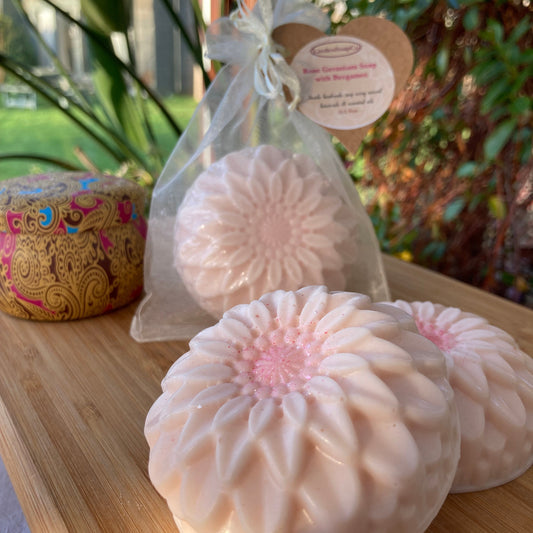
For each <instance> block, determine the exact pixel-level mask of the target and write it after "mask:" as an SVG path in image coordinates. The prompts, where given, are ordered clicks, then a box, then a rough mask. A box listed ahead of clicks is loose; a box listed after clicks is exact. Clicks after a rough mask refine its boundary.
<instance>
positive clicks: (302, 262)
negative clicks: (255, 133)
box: [174, 145, 356, 318]
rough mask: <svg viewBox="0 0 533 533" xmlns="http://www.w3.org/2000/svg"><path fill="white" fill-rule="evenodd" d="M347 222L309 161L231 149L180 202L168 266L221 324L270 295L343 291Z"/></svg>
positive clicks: (349, 253)
mask: <svg viewBox="0 0 533 533" xmlns="http://www.w3.org/2000/svg"><path fill="white" fill-rule="evenodd" d="M354 226H355V222H354V219H353V215H352V213H351V211H350V210H349V208H348V207H347V205H346V204H345V203H344V201H343V200H342V199H341V196H340V194H339V193H338V192H337V191H336V190H334V189H333V187H332V186H331V184H330V183H329V182H328V180H327V179H326V177H325V176H324V175H323V174H322V173H321V172H320V170H319V169H318V168H317V166H316V165H315V163H314V162H313V160H312V159H311V158H310V157H308V156H306V155H304V154H295V153H292V152H287V151H283V150H279V149H278V148H276V147H274V146H269V145H262V146H259V147H257V148H245V149H243V150H240V151H237V152H232V153H230V154H228V155H226V156H225V157H223V158H221V159H220V160H218V161H217V162H215V163H213V164H212V165H211V166H209V167H208V168H207V170H205V171H204V172H202V174H200V176H198V178H197V179H196V180H195V181H194V183H193V184H192V186H191V187H190V188H189V190H188V191H187V193H186V195H185V197H184V199H183V202H182V204H181V205H180V208H179V211H178V215H177V218H176V226H175V239H174V263H175V267H176V268H177V270H178V272H179V273H180V275H181V278H182V280H183V282H184V284H185V286H186V287H187V289H188V291H189V293H190V294H191V295H192V296H193V297H194V299H195V300H196V301H197V302H198V304H199V305H200V306H201V307H202V308H204V309H205V310H207V311H208V312H209V313H211V314H212V315H214V316H216V317H217V318H219V317H220V316H222V313H223V312H224V311H225V310H226V309H229V308H231V307H233V306H234V305H237V304H240V303H249V302H251V301H252V300H254V299H256V298H259V297H260V296H261V295H262V294H264V293H266V292H269V291H273V290H276V289H285V290H296V289H299V288H301V287H303V286H306V285H321V284H325V285H327V286H328V287H329V288H330V289H332V290H343V289H344V288H345V286H346V273H347V269H348V268H349V265H350V263H353V261H354V257H355V253H356V247H355V245H354V231H355V229H354Z"/></svg>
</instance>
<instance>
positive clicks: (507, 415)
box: [394, 301, 533, 492]
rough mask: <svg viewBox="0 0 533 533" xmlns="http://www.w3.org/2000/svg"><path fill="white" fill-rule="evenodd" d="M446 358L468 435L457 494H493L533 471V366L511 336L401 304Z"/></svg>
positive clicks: (449, 313) (422, 305)
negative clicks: (496, 488) (487, 491)
mask: <svg viewBox="0 0 533 533" xmlns="http://www.w3.org/2000/svg"><path fill="white" fill-rule="evenodd" d="M394 305H396V306H398V307H399V308H400V309H403V310H404V311H406V312H407V313H409V314H410V315H412V316H413V318H414V319H415V323H416V325H417V326H418V329H419V331H420V333H421V334H422V335H424V336H425V337H427V338H428V339H430V340H431V341H433V342H434V343H435V344H436V345H437V346H438V347H439V348H440V349H441V351H442V352H443V353H444V354H445V356H446V358H447V362H448V366H449V372H450V384H451V385H452V387H453V389H454V392H455V399H456V403H457V407H458V411H459V418H460V427H461V459H460V461H459V465H458V468H457V474H456V477H455V480H454V482H453V486H452V492H466V491H471V490H482V489H488V488H491V487H494V486H497V485H501V484H502V483H506V482H507V481H511V480H512V479H515V478H516V477H518V476H519V475H521V474H522V473H523V472H525V471H526V470H527V469H528V468H529V467H530V466H531V465H532V464H533V360H532V359H531V358H530V357H528V356H527V355H526V354H525V353H524V352H522V351H521V350H520V349H519V347H518V346H517V344H516V342H515V341H514V340H513V338H512V337H511V336H510V335H508V334H507V333H506V332H505V331H503V330H502V329H500V328H497V327H495V326H492V325H491V324H489V323H488V322H487V320H485V319H484V318H481V317H479V316H477V315H474V314H472V313H466V312H463V311H461V310H460V309H457V308H454V307H445V306H443V305H440V304H433V303H431V302H412V303H408V302H404V301H396V302H395V303H394Z"/></svg>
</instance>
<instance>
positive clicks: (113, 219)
mask: <svg viewBox="0 0 533 533" xmlns="http://www.w3.org/2000/svg"><path fill="white" fill-rule="evenodd" d="M144 204H145V198H144V190H143V189H142V187H140V186H139V185H137V184H135V183H133V182H131V181H128V180H125V179H122V178H117V177H113V176H108V175H97V174H91V173H52V174H39V175H32V176H24V177H20V178H14V179H11V180H7V181H4V182H2V183H0V309H1V310H3V311H5V312H6V313H9V314H11V315H14V316H17V317H20V318H27V319H32V320H51V321H59V320H73V319H79V318H85V317H89V316H94V315H99V314H102V313H105V312H107V311H110V310H112V309H116V308H118V307H121V306H123V305H125V304H127V303H129V302H131V301H132V300H134V299H135V298H136V297H137V296H138V295H139V294H140V293H141V291H142V284H143V256H144V245H145V239H146V221H145V219H144V217H143V211H144Z"/></svg>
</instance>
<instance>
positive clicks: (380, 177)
mask: <svg viewBox="0 0 533 533" xmlns="http://www.w3.org/2000/svg"><path fill="white" fill-rule="evenodd" d="M12 1H13V2H14V3H15V4H16V5H18V7H19V11H20V13H21V15H22V16H23V18H24V19H25V21H26V24H27V27H28V28H29V30H30V32H33V34H34V38H35V39H38V40H39V39H40V37H39V35H38V32H37V31H36V29H35V28H34V27H33V26H32V25H31V23H30V21H29V17H28V16H27V14H26V12H25V11H24V9H23V6H22V2H21V0H12ZM42 1H43V2H45V3H47V4H48V5H50V6H52V7H54V9H56V11H57V13H58V16H60V17H63V18H65V19H66V20H68V21H69V22H70V23H71V24H73V25H75V26H77V27H78V28H80V30H81V31H82V32H83V33H84V35H85V38H86V39H87V40H88V42H89V45H90V47H91V50H92V58H93V76H92V79H93V88H94V90H93V91H92V92H90V93H88V92H86V91H84V90H82V89H81V88H80V87H78V86H77V85H76V83H75V81H74V80H73V79H72V78H71V77H70V75H69V73H68V72H67V71H66V69H65V68H64V66H63V65H61V63H60V61H59V59H58V58H57V57H56V56H54V54H53V52H52V50H50V49H49V48H47V47H46V43H44V41H42V39H41V40H40V46H42V47H43V48H44V49H46V51H47V52H48V54H49V55H50V57H51V58H52V60H53V62H54V64H55V66H56V69H57V72H58V74H59V75H60V77H61V80H62V83H61V84H57V83H56V84H54V83H49V82H48V80H46V79H42V78H40V77H39V76H37V75H36V74H35V73H34V71H33V70H32V68H31V58H29V57H23V56H21V55H19V54H17V53H16V52H15V48H16V47H17V46H18V47H19V48H20V44H17V42H18V39H19V37H17V42H15V39H14V38H12V39H11V41H12V42H11V45H10V47H8V46H6V37H8V36H9V35H10V34H13V28H12V27H10V26H9V21H5V20H1V19H0V67H3V68H4V72H7V73H8V75H9V76H11V77H14V78H16V79H18V80H19V82H20V83H25V84H27V85H29V86H31V87H32V88H33V89H34V90H35V91H36V92H37V93H38V94H39V98H40V99H41V100H43V101H46V102H48V105H49V106H52V107H55V108H56V109H57V110H61V112H62V113H64V114H65V116H66V117H67V118H68V119H69V120H70V121H71V122H72V123H73V124H74V125H75V126H76V127H77V128H78V130H79V131H80V132H82V133H83V134H84V135H86V136H87V137H88V138H90V139H91V140H92V142H93V143H96V144H98V145H99V146H100V147H101V150H104V151H105V152H107V158H106V161H107V162H106V165H107V166H106V169H107V168H109V161H111V162H112V163H113V164H114V165H115V168H116V169H117V173H120V174H121V175H125V176H127V177H130V178H133V179H136V180H137V181H140V182H141V183H143V184H145V185H147V186H148V187H151V186H153V183H154V180H155V179H157V176H158V174H159V172H160V171H161V168H162V165H163V164H164V162H165V159H166V157H167V156H168V153H169V148H168V146H172V145H173V144H174V143H175V141H176V140H177V139H178V137H179V135H180V133H181V127H182V126H181V124H182V123H180V122H179V121H178V120H176V118H175V115H174V113H173V112H172V111H171V110H170V109H169V108H168V106H167V105H166V103H165V102H163V101H161V100H160V99H159V98H158V96H157V94H155V93H154V91H153V90H152V89H151V88H150V87H149V86H147V85H146V84H145V83H144V82H143V80H142V79H140V78H139V77H138V76H137V73H136V65H135V44H134V42H133V39H132V35H131V23H132V21H131V3H132V2H131V0H116V1H115V2H108V1H106V0H83V1H82V16H81V17H80V19H75V18H73V17H72V16H71V15H70V14H69V13H67V12H65V11H64V10H62V9H61V8H60V7H59V6H57V5H56V3H55V2H54V1H52V0H42ZM154 1H158V2H161V3H162V4H163V5H164V7H165V9H166V10H167V12H168V15H169V17H170V19H171V20H172V21H173V23H174V24H175V25H176V27H177V28H180V29H181V31H182V33H183V35H184V38H185V42H186V44H187V46H188V48H189V50H190V52H191V54H192V56H193V57H194V58H195V60H196V62H197V63H198V64H199V65H200V67H201V68H202V69H203V76H204V81H205V84H206V85H207V84H208V83H209V73H208V72H207V71H206V70H205V68H204V65H203V61H202V55H203V51H202V46H201V43H202V40H203V31H204V29H205V24H204V22H203V21H202V19H201V15H200V10H199V8H198V2H197V0H190V1H191V3H192V5H193V7H194V13H195V17H196V25H195V27H194V28H191V27H186V25H185V24H184V23H183V21H182V19H181V18H180V14H179V13H178V12H176V11H175V10H174V9H173V7H172V2H171V1H170V0H154ZM315 1H316V2H317V3H319V4H320V5H323V6H324V8H325V9H328V10H329V11H330V12H331V15H332V19H333V21H334V24H333V26H334V27H335V26H336V25H339V24H343V23H345V22H347V21H348V20H350V19H351V18H353V17H356V16H359V15H363V14H364V15H378V16H385V17H387V18H389V19H391V20H393V21H394V22H396V23H397V24H398V25H399V26H400V27H402V28H403V29H404V30H405V31H406V33H407V34H408V36H409V37H410V39H411V42H412V43H413V47H414V51H415V65H416V67H415V70H414V72H413V74H412V76H411V78H410V80H409V82H408V85H407V87H406V89H405V90H404V91H403V92H402V93H401V94H400V95H399V97H398V98H397V99H396V100H395V101H394V103H393V106H392V108H391V110H390V111H389V112H388V113H387V114H386V115H385V116H384V117H382V119H381V120H380V121H378V123H377V124H376V125H375V127H373V128H372V130H371V131H370V133H369V134H368V136H367V137H366V139H365V141H364V143H363V145H362V146H361V148H360V150H359V152H358V153H357V154H347V153H346V152H345V150H344V149H343V148H342V146H341V145H337V146H338V151H339V153H340V154H341V156H342V157H343V158H344V160H345V162H346V165H347V167H348V168H349V170H350V172H351V174H352V176H353V178H354V180H355V182H356V184H357V186H358V188H359V189H360V191H361V195H362V197H363V199H364V201H365V203H366V205H367V208H368V211H369V214H370V215H371V218H372V220H373V222H374V226H375V228H376V232H377V234H378V237H379V240H380V243H381V246H382V248H383V249H384V250H385V251H387V252H389V253H393V254H396V255H399V256H400V257H402V258H404V259H406V260H412V261H414V262H416V263H419V264H422V265H425V266H428V267H430V268H433V269H436V270H439V271H441V272H443V273H445V274H448V275H451V276H453V277H455V278H458V279H461V280H463V281H465V282H468V283H471V284H474V285H477V286H480V287H483V288H485V289H487V290H490V291H493V292H496V293H498V294H502V295H504V296H506V297H508V298H511V299H513V300H515V301H519V302H521V303H526V304H528V305H531V306H533V163H532V152H531V146H532V140H533V137H532V116H533V49H532V48H533V47H532V44H533V43H532V41H533V32H532V31H531V28H532V23H533V18H532V17H533V7H532V5H531V2H530V0H494V1H490V2H487V1H482V0H373V1H372V0H348V1H337V0H315ZM111 4H113V5H112V6H111ZM222 4H223V5H227V3H224V2H223V3H222ZM110 7H112V8H113V9H112V10H111V9H110ZM232 7H234V6H232ZM113 32H116V33H120V34H122V35H123V37H124V39H125V40H126V42H127V44H128V52H129V53H128V58H127V60H125V61H123V60H121V59H120V58H119V57H118V56H117V55H116V53H115V50H114V48H113V43H112V41H111V34H112V33H113ZM2 36H3V42H2ZM0 81H1V80H0ZM162 128H165V129H166V131H169V132H170V136H169V135H166V137H165V139H166V140H165V143H162V142H161V137H160V135H158V132H159V131H160V130H161V129H162ZM76 153H78V155H79V158H78V159H79V165H78V166H79V167H80V168H81V167H88V166H89V167H91V166H96V167H97V166H98V165H97V164H96V163H95V162H94V161H91V160H90V158H89V157H87V154H86V153H84V151H83V149H79V150H78V152H76ZM49 155H50V156H51V157H53V158H54V159H55V163H56V164H58V165H63V166H66V167H67V166H72V163H69V162H66V161H64V160H62V159H61V158H58V157H55V154H49ZM14 157H16V158H20V157H25V158H32V157H33V158H35V159H39V157H41V156H39V155H38V154H35V153H31V152H24V153H10V154H6V153H4V154H0V160H1V159H2V158H4V159H6V158H14ZM102 170H103V169H102Z"/></svg>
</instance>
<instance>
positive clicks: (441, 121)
mask: <svg viewBox="0 0 533 533" xmlns="http://www.w3.org/2000/svg"><path fill="white" fill-rule="evenodd" d="M342 4H343V5H341V7H340V8H339V6H338V5H337V6H336V9H335V4H330V6H331V8H332V10H334V9H335V11H336V16H337V20H338V21H339V23H344V22H346V21H347V20H349V19H350V18H351V17H354V16H358V15H360V14H372V15H383V16H386V17H387V18H390V19H391V20H393V21H395V22H396V23H398V24H399V25H400V26H401V27H402V28H403V29H404V30H405V31H406V33H407V34H408V35H409V37H410V39H411V42H412V43H413V47H414V50H415V70H414V72H413V74H412V76H411V78H410V80H409V82H408V85H407V87H406V89H405V90H404V91H403V92H402V93H401V94H400V95H399V97H398V98H397V99H396V100H395V101H394V102H393V105H392V108H391V110H390V112H389V113H388V114H387V115H386V116H384V117H383V118H382V119H381V120H380V121H379V122H378V123H377V124H376V125H375V126H374V127H373V128H372V130H371V132H370V133H369V135H368V136H367V138H366V139H365V141H364V143H363V145H362V146H361V148H360V151H359V153H358V154H357V155H356V157H355V160H353V161H352V167H351V168H352V175H353V176H354V179H355V180H356V183H357V184H358V186H359V187H362V188H364V189H365V196H366V197H369V200H368V202H367V207H368V210H369V212H370V215H371V218H372V220H373V221H374V225H375V227H376V231H377V234H378V237H379V238H380V242H381V244H382V247H383V249H384V250H386V251H389V252H391V253H396V254H398V255H400V256H402V257H404V258H406V259H412V260H413V261H415V262H416V263H419V264H422V265H424V266H428V267H431V268H433V269H436V270H439V271H440V272H442V273H445V274H447V275H450V276H453V277H455V278H458V279H460V280H463V281H465V282H467V283H470V284H474V285H477V286H480V287H483V288H484V289H487V290H490V291H492V292H495V293H498V294H501V295H504V296H506V297H508V298H511V299H513V300H516V301H520V302H522V303H528V304H529V305H532V306H533V159H532V140H533V137H532V117H533V49H532V44H533V32H532V31H531V28H532V23H533V16H532V13H533V12H532V9H533V6H532V5H530V2H529V1H528V0H524V1H522V0H520V1H519V0H516V1H502V0H499V1H498V0H497V1H493V2H484V1H479V0H462V1H461V0H454V1H447V2H446V1H428V0H412V1H409V0H398V1H379V0H375V1H373V2H372V1H368V0H365V1H348V2H346V3H342ZM344 4H345V5H344ZM346 8H347V9H346ZM339 149H340V151H341V153H342V148H339ZM343 155H344V156H345V157H346V158H347V159H348V160H352V159H353V158H350V156H348V155H347V154H343Z"/></svg>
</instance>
